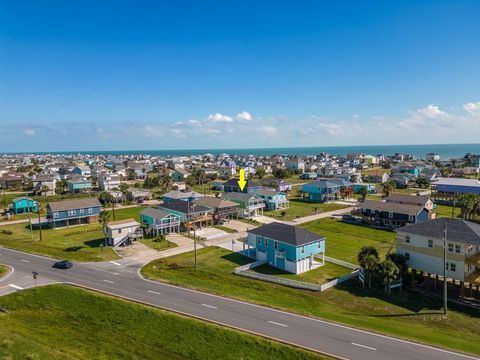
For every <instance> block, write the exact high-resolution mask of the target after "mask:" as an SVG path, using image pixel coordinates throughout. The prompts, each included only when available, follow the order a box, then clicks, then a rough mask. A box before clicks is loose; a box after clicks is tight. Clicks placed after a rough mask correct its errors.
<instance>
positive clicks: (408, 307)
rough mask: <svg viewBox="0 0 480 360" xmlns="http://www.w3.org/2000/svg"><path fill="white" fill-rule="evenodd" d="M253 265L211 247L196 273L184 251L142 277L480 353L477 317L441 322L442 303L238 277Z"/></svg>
mask: <svg viewBox="0 0 480 360" xmlns="http://www.w3.org/2000/svg"><path fill="white" fill-rule="evenodd" d="M327 246H328V245H327ZM327 248H328V247H327ZM251 261H252V260H251V259H249V258H247V257H245V256H243V255H240V254H238V253H232V252H230V251H228V250H226V249H221V248H217V247H208V248H204V249H201V250H199V251H198V268H197V269H195V268H194V267H193V262H194V257H193V253H184V254H180V255H176V256H172V257H168V258H163V259H159V260H155V261H153V262H152V263H150V264H148V265H147V266H146V267H144V268H143V269H142V273H143V275H144V276H146V277H148V278H150V279H153V280H160V281H162V282H167V283H171V284H176V285H180V286H185V287H189V288H193V289H197V290H201V291H207V292H210V293H214V294H218V295H223V296H228V297H231V298H235V299H240V300H244V301H249V302H254V303H257V304H262V305H265V306H269V307H273V308H278V309H282V310H287V311H291V312H295V313H298V314H302V315H308V316H314V317H318V318H323V319H327V320H330V321H334V322H338V323H343V324H348V325H351V326H354V327H358V328H362V329H366V330H371V331H375V332H378V333H383V334H388V335H393V336H398V337H401V338H405V339H410V340H415V341H420V342H423V343H427V344H432V345H437V346H442V347H445V348H451V349H454V350H459V351H464V352H470V353H475V354H480V343H478V341H477V340H478V336H477V335H476V334H478V333H480V321H479V320H480V319H479V314H478V313H473V312H469V311H468V310H466V309H463V308H452V311H451V313H450V315H449V318H448V319H446V320H445V319H443V318H442V316H443V312H442V304H441V301H438V300H436V299H431V298H429V297H426V296H422V295H419V294H417V293H411V292H402V293H398V292H395V293H392V294H390V295H389V294H386V293H384V292H383V291H382V290H377V289H371V290H363V289H361V287H360V286H359V285H358V284H357V281H350V282H347V283H344V284H341V285H340V286H337V287H335V288H332V289H329V290H328V291H325V292H322V293H320V292H312V291H306V290H299V289H294V288H290V287H285V286H282V285H277V284H273V283H267V282H262V281H258V280H254V279H250V278H245V277H241V276H238V275H235V274H234V273H233V271H234V269H235V267H237V266H240V265H245V264H247V263H249V262H251ZM260 270H261V269H260ZM277 275H278V274H277ZM284 276H287V275H284ZM305 276H309V275H305ZM298 280H300V281H305V280H307V279H305V278H304V279H301V278H298ZM324 280H326V279H324ZM308 281H314V280H313V279H308ZM322 281H323V280H322ZM446 333H448V334H449V336H448V337H446V336H445V334H446Z"/></svg>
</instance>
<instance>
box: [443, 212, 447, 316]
mask: <svg viewBox="0 0 480 360" xmlns="http://www.w3.org/2000/svg"><path fill="white" fill-rule="evenodd" d="M443 314H444V315H445V316H447V221H446V220H445V222H444V225H443Z"/></svg>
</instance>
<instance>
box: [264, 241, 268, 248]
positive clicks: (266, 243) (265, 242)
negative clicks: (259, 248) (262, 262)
mask: <svg viewBox="0 0 480 360" xmlns="http://www.w3.org/2000/svg"><path fill="white" fill-rule="evenodd" d="M263 245H265V247H268V239H265V240H264V243H263Z"/></svg>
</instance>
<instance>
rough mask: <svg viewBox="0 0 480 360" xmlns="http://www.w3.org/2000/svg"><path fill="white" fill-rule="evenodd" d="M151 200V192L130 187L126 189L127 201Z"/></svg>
mask: <svg viewBox="0 0 480 360" xmlns="http://www.w3.org/2000/svg"><path fill="white" fill-rule="evenodd" d="M151 198H152V192H151V191H150V190H147V189H140V188H135V187H131V188H128V189H127V200H130V201H135V202H142V201H145V200H149V199H151Z"/></svg>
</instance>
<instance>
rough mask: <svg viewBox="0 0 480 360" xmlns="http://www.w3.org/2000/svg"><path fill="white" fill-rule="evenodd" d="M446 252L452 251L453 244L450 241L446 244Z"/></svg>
mask: <svg viewBox="0 0 480 360" xmlns="http://www.w3.org/2000/svg"><path fill="white" fill-rule="evenodd" d="M448 252H451V253H453V244H452V243H449V244H448Z"/></svg>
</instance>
